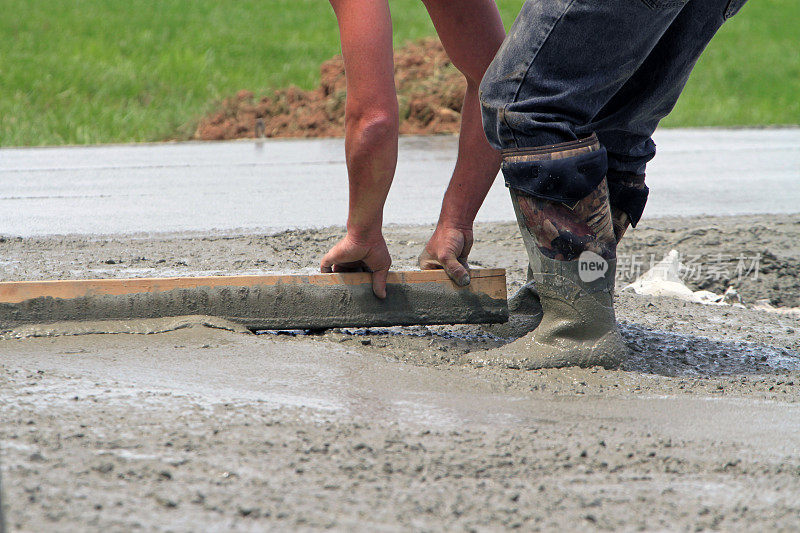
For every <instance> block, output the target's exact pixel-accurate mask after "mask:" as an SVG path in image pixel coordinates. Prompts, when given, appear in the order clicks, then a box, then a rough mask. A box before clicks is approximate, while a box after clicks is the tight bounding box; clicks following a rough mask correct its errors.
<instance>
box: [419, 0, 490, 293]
mask: <svg viewBox="0 0 800 533" xmlns="http://www.w3.org/2000/svg"><path fill="white" fill-rule="evenodd" d="M423 1H424V3H425V7H426V8H427V9H428V13H429V14H430V16H431V20H432V21H433V25H434V26H435V27H436V31H437V33H438V34H439V38H440V39H441V41H442V44H443V45H444V48H445V50H446V51H447V55H448V56H449V57H450V60H451V61H452V62H453V64H454V65H455V66H456V68H458V69H459V70H460V71H461V73H462V74H464V77H465V78H466V79H467V90H466V92H465V94H464V105H463V107H462V111H461V133H460V136H459V139H458V159H457V161H456V167H455V170H454V171H453V177H452V178H451V180H450V185H449V186H448V187H447V192H446V193H445V195H444V200H443V201H442V210H441V213H440V215H439V222H438V224H437V225H436V230H435V231H434V233H433V236H432V237H431V238H430V240H429V241H428V244H427V245H426V246H425V249H424V250H423V251H422V254H420V257H419V266H420V268H423V269H432V268H443V269H444V270H445V271H446V272H447V275H448V276H450V278H452V279H453V281H455V282H456V283H458V284H459V285H466V284H467V283H469V266H468V264H467V256H468V255H469V252H470V249H471V248H472V223H473V221H474V220H475V215H477V213H478V209H480V207H481V204H482V203H483V200H484V199H485V198H486V194H487V193H488V192H489V189H490V188H491V186H492V183H493V182H494V179H495V177H496V176H497V171H498V170H499V168H500V154H499V152H497V151H496V150H495V149H494V148H492V147H491V146H490V145H489V142H488V141H487V140H486V137H485V135H484V133H483V127H482V125H481V110H480V102H479V101H478V85H480V81H481V79H482V78H483V74H484V73H485V72H486V68H487V67H488V66H489V63H491V62H492V59H494V56H495V54H496V53H497V50H498V48H500V45H501V44H502V43H503V39H504V38H505V30H504V29H503V22H502V20H501V19H500V13H499V11H498V10H497V5H496V4H495V2H494V0H460V1H459V2H449V1H444V0H423Z"/></svg>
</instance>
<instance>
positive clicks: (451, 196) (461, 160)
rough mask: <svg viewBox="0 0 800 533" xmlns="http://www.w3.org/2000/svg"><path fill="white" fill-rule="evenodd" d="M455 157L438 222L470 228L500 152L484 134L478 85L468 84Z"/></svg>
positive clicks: (498, 161)
mask: <svg viewBox="0 0 800 533" xmlns="http://www.w3.org/2000/svg"><path fill="white" fill-rule="evenodd" d="M461 120H462V123H461V136H460V137H459V147H458V153H459V155H458V160H457V162H456V168H455V170H454V171H453V177H452V179H451V180H450V184H449V185H448V187H447V192H446V193H445V195H444V200H443V201H442V211H441V214H440V215H439V224H440V225H447V226H450V227H456V228H461V229H471V228H472V223H473V221H474V220H475V216H476V215H477V214H478V210H479V209H480V207H481V204H482V203H483V200H484V199H485V198H486V195H487V194H488V192H489V189H491V187H492V183H494V180H495V177H496V176H497V172H498V169H499V167H500V154H499V153H498V152H497V151H496V150H494V149H493V148H492V147H491V146H489V143H488V141H487V140H486V137H485V136H484V134H483V128H482V127H481V122H480V121H481V118H480V104H479V103H478V93H477V87H476V86H475V85H474V84H473V83H469V84H468V86H467V92H466V94H465V97H464V107H463V110H462V119H461Z"/></svg>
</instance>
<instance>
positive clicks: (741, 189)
mask: <svg viewBox="0 0 800 533" xmlns="http://www.w3.org/2000/svg"><path fill="white" fill-rule="evenodd" d="M655 140H656V142H657V143H658V150H659V154H658V155H657V156H656V158H655V159H654V160H653V162H652V163H651V164H650V165H649V168H648V184H649V185H650V188H651V193H650V201H649V204H648V206H647V209H646V211H645V218H648V217H659V216H666V215H680V216H695V215H702V214H707V215H739V214H748V213H793V212H796V210H797V206H798V205H800V185H799V184H800V181H798V180H800V128H784V129H758V130H754V129H750V130H744V129H743V130H720V129H697V130H659V131H658V132H656V135H655ZM456 144H457V138H456V137H452V136H434V137H404V138H402V139H401V141H400V158H399V164H398V168H397V175H396V177H395V183H394V186H393V188H392V191H391V193H390V194H389V199H388V202H387V205H386V213H385V217H384V220H385V222H386V223H388V224H427V223H433V222H435V221H436V219H437V216H438V214H439V207H440V203H441V199H442V195H443V193H444V190H445V188H446V186H447V182H448V180H449V179H450V174H451V172H452V170H453V164H454V162H455V156H456ZM0 180H2V183H3V187H2V189H1V190H0V205H1V206H2V209H0V235H21V236H34V235H45V234H69V233H81V234H111V233H134V232H165V231H211V230H214V229H217V230H223V231H224V230H234V229H246V230H264V231H270V232H272V231H279V230H284V229H290V228H310V227H323V226H330V225H342V224H344V221H345V219H346V213H347V172H346V169H345V164H344V143H343V141H342V139H314V140H285V139H284V140H269V141H234V142H209V143H170V144H152V145H118V146H94V147H64V148H61V147H59V148H25V149H0ZM513 219H514V214H513V211H512V209H511V204H510V202H509V200H508V194H507V192H506V190H505V187H504V186H503V182H502V179H497V180H496V181H495V184H494V186H493V188H492V190H491V191H490V193H489V196H488V197H487V199H486V202H485V204H484V206H483V208H482V209H481V211H480V213H478V218H477V220H478V222H492V221H508V220H513Z"/></svg>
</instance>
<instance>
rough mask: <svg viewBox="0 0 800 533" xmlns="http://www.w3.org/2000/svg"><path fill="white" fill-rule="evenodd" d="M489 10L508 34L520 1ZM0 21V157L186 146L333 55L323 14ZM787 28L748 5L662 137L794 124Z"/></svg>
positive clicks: (406, 2) (704, 63)
mask: <svg viewBox="0 0 800 533" xmlns="http://www.w3.org/2000/svg"><path fill="white" fill-rule="evenodd" d="M693 1H701V0H693ZM499 4H500V6H501V11H502V13H503V18H504V20H505V21H506V24H507V25H510V24H511V22H512V21H513V19H514V16H515V15H516V13H517V12H518V10H519V7H520V6H521V4H522V0H500V2H499ZM391 5H392V10H393V14H394V21H395V28H396V32H395V42H396V43H397V44H401V43H403V42H405V41H407V40H409V39H415V38H418V37H422V36H425V35H431V34H433V27H432V26H431V24H430V21H429V20H428V18H427V15H426V13H425V10H424V8H423V7H422V4H421V3H420V2H419V0H392V2H391ZM0 12H2V13H3V14H4V15H3V16H2V17H0V39H2V42H3V48H2V52H0V146H23V145H58V144H85V143H107V142H130V141H158V140H165V139H175V138H187V137H189V136H190V135H191V134H192V133H193V131H194V126H195V124H196V121H197V120H198V119H199V117H200V116H202V115H203V114H204V113H205V112H206V111H208V110H209V109H210V108H211V107H213V105H214V103H215V102H216V101H218V100H219V99H221V98H223V97H225V96H227V95H230V94H232V93H234V92H236V91H237V90H239V89H249V90H251V91H253V92H255V93H256V94H262V93H264V92H265V91H267V90H270V89H274V88H279V87H285V86H287V85H291V84H294V85H299V86H300V87H302V88H306V89H307V88H311V87H313V86H315V85H316V84H317V78H318V72H319V65H320V63H321V62H322V61H323V60H325V59H327V58H329V57H331V56H332V55H334V54H335V53H337V52H338V50H339V43H338V34H337V28H336V22H335V19H334V16H333V12H332V10H331V8H330V5H329V4H328V2H326V1H324V0H261V1H255V0H237V1H236V2H220V1H218V0H192V1H188V0H141V1H138V2H124V1H122V0H47V1H45V0H0ZM798 20H800V2H798V1H797V0H757V1H752V2H750V3H749V4H747V5H746V6H745V7H744V9H742V11H741V12H740V13H739V14H738V15H737V16H736V17H734V19H732V21H731V22H729V23H728V24H727V25H726V26H725V27H724V28H723V29H722V31H721V32H720V34H719V35H718V36H717V37H716V39H715V40H714V42H712V43H711V45H710V47H709V49H708V51H707V52H706V54H705V55H704V56H703V57H702V58H701V60H700V62H699V64H698V66H697V68H696V70H695V72H694V74H693V75H692V78H691V80H690V81H689V86H688V87H687V89H686V92H685V94H684V95H683V97H682V99H681V101H680V102H679V104H678V107H677V108H676V110H675V112H674V113H673V114H672V115H671V116H670V117H668V119H666V121H665V125H668V126H718V125H725V126H733V125H762V124H763V125H767V124H798V123H800V96H799V95H800V47H798V46H797V24H796V22H797V21H798Z"/></svg>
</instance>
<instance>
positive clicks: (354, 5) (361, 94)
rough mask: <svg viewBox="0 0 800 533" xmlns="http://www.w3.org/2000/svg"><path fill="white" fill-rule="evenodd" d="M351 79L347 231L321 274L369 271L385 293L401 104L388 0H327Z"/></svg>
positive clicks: (377, 289)
mask: <svg viewBox="0 0 800 533" xmlns="http://www.w3.org/2000/svg"><path fill="white" fill-rule="evenodd" d="M330 2H331V5H332V6H333V9H334V12H335V13H336V18H337V20H338V22H339V33H340V36H341V41H342V56H343V58H344V67H345V74H346V77H347V102H346V104H345V155H346V160H347V174H348V178H349V182H350V202H349V212H348V217H347V235H346V236H345V237H344V238H343V239H342V240H341V241H339V242H338V243H337V244H336V245H335V246H334V247H333V248H332V249H331V250H330V251H329V252H328V253H327V254H326V255H325V257H324V258H323V259H322V265H321V270H322V272H344V271H352V270H366V271H369V272H372V288H373V291H374V292H375V295H376V296H378V297H379V298H385V297H386V276H387V274H388V272H389V267H390V266H391V264H392V260H391V258H390V257H389V250H388V248H387V247H386V242H385V241H384V239H383V233H382V229H381V227H382V224H383V205H384V203H385V202H386V195H387V194H388V193H389V187H390V186H391V184H392V178H393V177H394V171H395V166H396V165H397V137H398V128H399V126H398V109H397V95H396V93H395V86H394V61H393V53H392V22H391V16H390V14H389V6H388V3H387V0H330Z"/></svg>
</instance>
